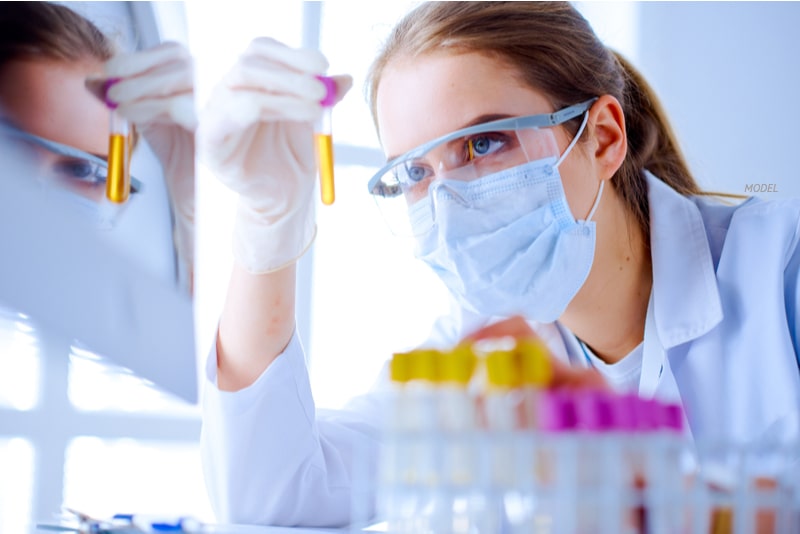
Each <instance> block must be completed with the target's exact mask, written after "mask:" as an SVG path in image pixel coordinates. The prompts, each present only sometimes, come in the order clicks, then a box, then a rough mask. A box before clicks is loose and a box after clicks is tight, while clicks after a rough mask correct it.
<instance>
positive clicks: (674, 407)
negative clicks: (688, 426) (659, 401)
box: [661, 404, 683, 434]
mask: <svg viewBox="0 0 800 534" xmlns="http://www.w3.org/2000/svg"><path fill="white" fill-rule="evenodd" d="M661 417H662V422H661V424H662V427H663V428H665V429H666V430H668V431H670V432H676V433H678V434H682V433H683V406H681V405H680V404H664V405H662V406H661Z"/></svg>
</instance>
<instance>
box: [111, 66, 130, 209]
mask: <svg viewBox="0 0 800 534" xmlns="http://www.w3.org/2000/svg"><path fill="white" fill-rule="evenodd" d="M117 81H119V80H118V79H116V78H112V79H109V80H107V81H106V83H105V93H106V94H107V92H108V89H109V88H110V87H111V86H112V85H113V84H114V83H116V82H117ZM106 105H107V106H108V107H109V108H110V109H111V117H110V119H109V128H108V130H109V132H108V175H107V176H106V198H107V199H108V200H110V201H111V202H114V203H116V204H122V203H124V202H126V201H127V200H128V197H129V196H130V192H131V173H130V162H131V159H130V158H131V146H130V127H129V125H128V121H127V120H126V119H124V118H122V117H121V116H120V115H119V114H118V113H117V112H116V107H117V104H116V103H115V102H113V101H112V100H109V98H108V96H106Z"/></svg>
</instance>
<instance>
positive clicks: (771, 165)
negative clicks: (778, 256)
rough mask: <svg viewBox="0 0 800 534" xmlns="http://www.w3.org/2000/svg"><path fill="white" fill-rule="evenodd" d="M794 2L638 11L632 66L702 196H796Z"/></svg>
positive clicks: (657, 6) (797, 41)
mask: <svg viewBox="0 0 800 534" xmlns="http://www.w3.org/2000/svg"><path fill="white" fill-rule="evenodd" d="M798 26H800V3H795V2H786V3H783V2H778V3H772V2H763V3H762V2H743V3H738V2H737V3H728V2H719V3H718V2H700V3H695V2H687V3H683V2H678V3H662V2H653V3H648V2H646V3H641V4H639V30H638V33H639V39H638V44H639V50H638V58H637V64H638V65H639V67H640V68H641V70H642V72H643V74H644V75H645V77H646V78H647V79H648V80H649V81H650V82H651V83H652V85H653V86H654V87H655V89H656V91H657V92H658V94H659V95H660V96H661V98H662V102H663V104H664V105H665V107H666V109H667V112H668V114H669V115H670V117H671V118H672V121H673V127H674V128H675V130H676V132H677V135H678V137H679V139H680V141H681V144H682V147H683V149H684V151H685V154H686V156H687V157H688V159H689V163H690V166H691V168H692V170H693V171H694V173H695V176H696V178H697V179H698V181H699V182H700V184H701V185H702V186H704V187H706V188H708V189H713V190H725V191H728V192H732V193H742V194H743V193H744V192H745V185H746V184H749V183H772V184H775V185H776V186H777V189H778V193H765V194H762V196H764V197H767V198H777V197H779V196H798V195H800V181H798V180H797V165H796V158H797V154H798V149H797V148H796V146H795V144H796V142H797V135H796V132H797V131H798V125H799V124H800V105H798V93H800V91H798V86H800V60H798V53H800V32H798V31H797V28H798Z"/></svg>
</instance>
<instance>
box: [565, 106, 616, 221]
mask: <svg viewBox="0 0 800 534" xmlns="http://www.w3.org/2000/svg"><path fill="white" fill-rule="evenodd" d="M588 122H589V111H588V110H587V111H586V112H585V113H584V114H583V120H582V121H581V126H580V128H578V132H577V133H576V134H575V137H573V138H572V141H570V142H569V144H568V145H567V148H566V149H565V150H564V153H563V154H561V157H560V158H558V161H556V162H555V163H554V164H553V166H554V167H556V168H558V166H559V165H561V162H562V161H564V158H566V157H567V155H568V154H569V153H570V152H571V151H572V148H573V147H574V146H575V145H576V144H577V143H578V139H580V138H581V135H582V134H583V130H584V129H585V128H586V124H587V123H588ZM605 184H606V181H605V180H603V181H601V182H600V188H599V189H598V190H597V196H596V197H595V198H594V204H592V209H591V211H589V215H587V216H586V219H584V222H589V221H591V220H592V217H594V212H596V211H597V208H598V207H599V206H600V198H602V196H603V186H604V185H605Z"/></svg>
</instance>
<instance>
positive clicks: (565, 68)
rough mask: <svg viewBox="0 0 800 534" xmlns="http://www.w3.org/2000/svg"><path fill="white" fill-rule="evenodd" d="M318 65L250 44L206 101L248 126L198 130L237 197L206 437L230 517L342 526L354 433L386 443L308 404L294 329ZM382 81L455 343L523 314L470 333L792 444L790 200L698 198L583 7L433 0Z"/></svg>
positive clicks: (728, 435)
mask: <svg viewBox="0 0 800 534" xmlns="http://www.w3.org/2000/svg"><path fill="white" fill-rule="evenodd" d="M324 68H325V62H324V60H323V59H322V58H321V57H318V56H317V55H316V54H312V53H309V52H306V51H298V50H290V49H287V48H285V47H281V46H279V45H277V44H276V43H274V42H270V41H263V40H262V41H257V42H255V43H253V45H252V46H251V49H250V50H249V51H248V53H247V54H246V55H245V57H244V58H243V59H242V61H241V63H240V65H239V67H238V70H236V71H234V73H233V74H232V75H231V77H230V78H229V79H228V80H227V82H226V83H225V84H223V86H222V88H221V89H220V92H219V94H218V96H217V101H216V104H217V105H218V106H220V107H219V108H218V110H221V109H223V108H222V107H221V104H222V103H225V104H226V105H227V106H228V107H227V108H226V109H233V110H244V109H250V110H251V111H253V113H252V114H251V115H250V117H251V118H250V120H249V121H247V120H243V119H242V117H246V115H245V114H244V113H240V114H231V115H232V116H231V117H228V118H227V119H226V118H224V117H222V116H221V115H220V114H219V113H217V114H216V115H215V114H214V113H210V114H209V115H208V121H207V122H206V120H205V118H204V120H203V121H202V128H201V136H200V139H201V141H202V143H203V144H202V146H203V152H204V153H206V152H207V154H208V160H209V161H210V162H211V163H212V164H214V165H215V167H216V169H217V171H218V173H219V174H221V175H222V176H223V177H224V179H225V180H226V181H228V182H230V183H231V184H232V186H233V187H234V188H235V189H236V190H237V191H238V192H240V194H241V196H242V201H241V202H242V204H241V209H240V213H239V216H238V217H239V226H238V227H237V230H236V232H237V235H236V237H235V240H236V247H235V249H234V252H235V255H236V259H237V266H236V267H235V269H234V273H233V277H232V280H231V285H230V290H229V294H228V301H227V303H226V307H225V310H224V312H223V315H222V318H221V321H220V327H219V337H218V342H217V346H216V349H217V350H216V352H215V353H214V355H213V356H212V359H211V360H210V362H209V369H208V371H209V379H210V381H211V382H212V385H211V386H210V387H208V388H207V394H206V402H207V405H206V419H205V430H204V446H205V460H206V464H207V467H208V475H209V479H210V488H211V493H212V497H213V501H214V503H215V505H216V507H217V509H218V511H219V512H220V514H221V519H223V520H226V521H235V522H260V523H278V524H309V525H333V524H341V523H346V522H347V520H348V513H349V508H348V500H349V496H350V491H351V488H352V480H351V478H350V474H351V473H352V471H351V466H352V464H353V462H354V461H356V460H358V461H360V462H366V464H367V465H368V466H370V467H371V468H373V469H374V467H375V464H374V460H375V458H374V456H367V457H360V458H358V459H356V458H354V456H353V451H354V448H353V443H360V444H362V445H365V447H364V450H370V451H372V452H373V454H374V451H375V440H376V436H377V433H376V428H377V427H378V426H379V424H380V411H378V410H376V407H375V403H374V402H370V401H369V400H365V399H361V400H359V401H358V402H357V403H353V404H351V405H350V407H349V408H348V409H347V410H344V411H341V412H337V413H334V414H329V413H326V414H319V413H316V412H315V407H314V402H313V399H312V396H311V391H310V388H309V383H308V377H307V373H306V369H305V364H304V359H303V349H302V347H301V346H300V344H299V341H298V338H297V335H296V334H295V332H294V308H293V304H294V272H295V270H294V269H295V268H294V266H293V261H294V260H295V259H296V257H297V256H298V255H299V254H301V253H302V252H303V251H304V250H305V248H306V247H307V246H308V244H309V242H310V240H311V238H312V237H313V219H312V218H310V217H307V216H305V214H306V213H308V209H307V206H308V204H309V202H311V200H310V199H311V196H310V193H311V189H312V187H311V186H310V184H311V183H312V181H311V180H312V178H313V168H312V164H311V162H310V157H311V156H310V126H309V125H308V123H307V122H305V121H310V120H313V118H314V117H315V116H317V115H318V114H319V106H318V105H317V102H318V100H319V99H320V98H321V96H322V95H321V91H322V88H321V87H320V86H319V84H317V83H315V80H314V78H313V76H314V75H315V74H319V73H321V72H323V71H324ZM371 81H372V85H371V99H372V109H373V113H374V117H375V121H376V124H377V126H378V129H379V133H380V138H381V141H382V144H383V147H384V149H385V151H386V153H387V154H388V155H391V157H397V158H398V159H396V160H393V161H394V162H395V163H396V164H394V165H389V166H387V167H386V168H385V169H383V170H382V171H381V172H380V173H378V174H377V175H376V176H375V177H374V178H373V181H372V182H370V185H371V191H372V192H373V194H376V195H381V196H382V197H383V200H385V201H387V202H392V201H396V202H399V203H401V205H402V204H405V203H408V204H409V205H410V208H408V211H409V215H410V216H411V217H410V220H408V219H406V221H405V224H406V227H407V229H409V230H410V231H411V232H412V233H413V235H415V236H416V238H417V254H418V255H419V257H420V258H421V259H422V260H423V261H425V262H426V263H428V264H429V265H430V266H431V267H432V268H433V269H434V270H435V271H436V272H437V274H439V275H440V276H441V277H442V279H443V281H444V282H445V283H446V284H447V286H448V288H449V289H450V291H451V293H452V294H453V296H454V298H455V300H456V301H457V303H458V305H459V306H458V307H457V308H458V309H457V312H456V313H455V314H454V315H453V316H452V317H450V318H449V320H448V321H447V322H446V323H443V326H445V328H443V329H440V333H441V334H443V337H442V339H444V340H445V341H446V342H449V343H454V342H455V341H457V340H458V339H459V337H460V336H462V335H464V333H465V332H466V331H469V330H471V329H473V328H476V327H479V326H481V325H482V324H485V323H486V322H487V321H489V320H491V319H492V318H498V317H508V316H510V315H515V314H522V315H523V316H524V318H525V320H522V319H519V318H517V319H513V320H510V321H509V322H500V323H497V324H496V325H494V326H492V327H489V330H487V331H484V332H482V333H481V334H479V335H489V334H493V333H501V334H511V335H521V334H525V333H529V332H531V327H530V326H529V324H533V325H534V326H535V327H536V329H537V331H539V332H541V333H542V334H543V335H547V337H548V340H549V341H550V343H549V345H550V347H551V349H552V351H553V353H554V354H555V355H556V356H557V357H560V358H562V359H564V360H568V361H569V363H570V364H571V365H572V366H573V367H574V368H578V369H584V370H586V369H590V368H594V369H597V370H598V372H600V373H602V375H603V376H605V378H606V380H608V382H610V383H611V384H612V385H613V386H614V387H615V388H617V389H619V390H624V391H636V392H639V393H640V394H642V395H646V396H654V395H655V396H658V397H660V398H663V399H667V400H671V401H679V402H681V403H682V404H683V406H684V408H685V411H686V413H687V415H688V422H689V425H690V428H691V432H692V433H693V435H694V437H695V438H697V439H700V440H705V439H730V440H743V441H758V440H769V439H779V438H787V437H793V436H796V435H797V434H796V433H797V416H798V393H799V392H800V373H798V361H797V353H798V323H797V321H798V316H797V306H798V299H800V291H799V290H800V288H798V285H797V279H798V267H800V248H798V241H797V236H798V221H799V220H800V207H798V204H797V203H796V202H783V203H778V202H775V203H771V202H763V201H760V200H757V199H752V200H748V201H747V202H744V203H743V204H742V205H740V206H728V205H722V204H718V203H716V202H714V201H713V200H711V199H710V198H708V197H704V196H702V195H701V194H700V193H701V192H700V190H699V188H698V185H697V184H696V183H695V181H694V179H693V178H692V176H691V174H690V173H689V171H688V169H687V167H686V165H685V163H684V161H683V159H682V156H681V154H680V152H679V151H678V148H677V145H676V143H675V140H674V138H673V135H672V133H671V130H670V127H669V124H668V123H667V121H666V119H665V117H664V116H663V113H662V112H661V110H660V108H659V105H658V102H657V100H656V98H655V95H653V94H652V92H651V90H650V88H649V87H648V86H647V84H646V83H645V82H644V80H643V79H642V78H641V77H640V76H639V74H638V73H637V72H636V71H635V70H634V69H633V68H632V67H631V66H630V65H628V64H627V63H626V62H625V61H623V60H622V59H621V58H619V57H617V56H616V55H615V54H613V53H612V52H610V51H609V50H607V49H606V48H605V47H604V46H603V44H602V43H600V42H599V40H598V39H597V37H596V36H595V35H594V33H593V31H592V30H591V28H590V27H589V26H588V24H587V23H586V21H585V20H583V18H582V17H581V16H580V15H579V14H578V13H577V12H576V11H575V10H574V8H573V7H572V6H570V5H569V4H568V3H527V2H432V3H424V4H423V5H421V6H420V7H419V8H417V9H416V10H415V11H414V12H412V14H410V15H409V16H408V17H406V18H405V19H404V20H403V21H402V22H401V23H399V24H398V26H397V27H396V28H395V30H394V32H393V33H392V35H391V36H390V38H389V40H388V43H387V45H386V46H385V48H384V49H383V51H382V52H381V54H380V56H379V57H378V59H377V61H376V62H375V64H374V67H373V70H372V73H371ZM212 104H214V102H213V101H212ZM562 110H563V111H562ZM211 111H213V106H212V110H211ZM556 112H559V113H556ZM259 115H260V116H259ZM517 117H527V118H526V119H525V120H524V121H522V120H521V121H519V122H517V121H514V120H505V119H513V118H517ZM237 118H238V122H237V120H235V119H237ZM492 121H504V122H502V123H500V124H497V125H494V124H492V125H489V126H486V124H487V123H489V122H492ZM523 122H527V123H528V124H529V125H530V124H538V127H536V128H532V127H530V126H521V124H522V123H523ZM212 141H213V142H212ZM421 146H424V148H421V149H420V148H419V147H421ZM454 178H457V179H454ZM401 207H402V206H401ZM264 236H269V237H270V238H271V241H270V243H272V245H273V246H272V247H271V248H265V247H260V246H258V245H259V244H260V243H261V241H260V239H262V238H264ZM402 282H403V281H402V280H397V281H393V282H392V283H402ZM537 321H538V322H537ZM553 321H555V322H553ZM398 327H399V328H402V325H398ZM354 329H355V330H354V332H353V335H370V333H369V332H360V331H358V325H354ZM576 372H577V371H576ZM587 376H589V375H587ZM595 376H596V375H595Z"/></svg>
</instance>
